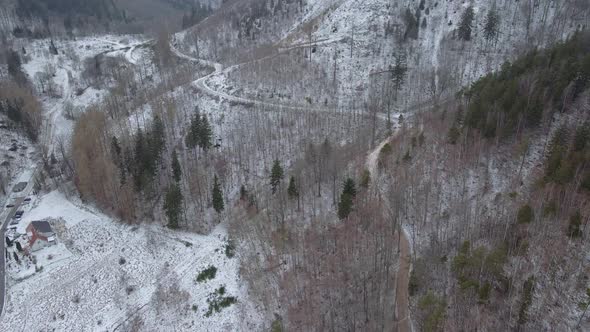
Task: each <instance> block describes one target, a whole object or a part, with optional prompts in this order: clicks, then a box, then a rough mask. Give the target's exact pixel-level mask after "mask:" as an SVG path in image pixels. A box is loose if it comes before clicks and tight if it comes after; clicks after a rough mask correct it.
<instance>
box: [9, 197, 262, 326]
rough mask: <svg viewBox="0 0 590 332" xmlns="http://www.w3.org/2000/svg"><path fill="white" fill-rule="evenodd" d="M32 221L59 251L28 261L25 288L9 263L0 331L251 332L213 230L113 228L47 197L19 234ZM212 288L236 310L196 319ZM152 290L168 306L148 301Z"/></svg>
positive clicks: (218, 232)
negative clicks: (53, 238)
mask: <svg viewBox="0 0 590 332" xmlns="http://www.w3.org/2000/svg"><path fill="white" fill-rule="evenodd" d="M41 218H52V219H54V220H56V221H55V222H53V224H54V231H55V232H56V233H57V238H58V243H59V244H58V245H56V246H52V247H47V248H44V249H41V250H39V251H36V252H33V255H34V256H36V261H37V269H36V270H37V271H38V272H36V273H29V275H28V277H27V278H25V279H21V278H23V277H24V276H23V275H22V273H21V272H22V271H21V270H18V272H17V273H13V272H14V271H17V270H15V267H14V266H13V265H15V263H14V262H13V261H9V264H10V265H11V266H12V268H11V269H10V270H9V286H8V288H7V292H8V293H7V305H6V308H5V313H4V317H3V319H2V322H0V330H2V331H13V330H21V329H26V330H36V331H39V330H58V331H65V330H67V331H94V330H96V331H99V330H100V331H104V330H105V329H106V330H109V331H112V330H113V329H116V328H120V327H122V325H125V324H127V323H133V324H139V321H140V320H141V321H142V322H143V323H142V324H143V325H142V330H147V331H158V330H160V331H161V330H165V329H167V328H169V327H170V326H172V324H173V325H174V326H175V327H176V330H184V331H187V330H197V331H222V330H253V329H255V328H256V325H253V324H255V322H259V321H260V319H257V318H258V317H257V314H256V310H255V309H254V308H253V306H252V305H251V303H250V302H249V301H248V294H247V290H246V288H245V287H244V286H243V283H241V282H240V278H239V274H238V267H239V261H238V258H237V257H233V258H229V257H227V256H226V253H225V247H226V244H227V242H226V240H225V236H226V231H225V229H224V227H223V226H218V227H217V228H216V229H215V230H214V231H213V232H212V233H211V234H210V235H208V236H201V235H196V234H192V233H184V232H176V231H170V230H167V229H162V228H161V227H159V226H153V227H152V226H142V227H137V226H129V225H123V224H121V223H119V222H117V221H114V220H112V219H111V218H109V217H107V216H105V215H104V214H101V213H99V212H96V211H95V210H94V209H92V208H89V207H86V206H83V205H81V203H80V202H77V201H75V200H74V199H72V200H69V199H68V198H66V197H65V196H64V195H63V194H62V193H60V192H57V191H53V192H51V193H49V194H47V195H45V196H43V197H41V198H40V199H39V201H38V202H36V203H35V206H34V207H33V208H32V209H31V210H30V211H28V212H27V213H26V214H25V217H24V218H23V220H22V221H21V223H20V225H19V229H20V230H22V229H24V228H26V226H27V224H28V223H29V222H30V221H32V220H37V219H41ZM50 255H51V257H50ZM208 266H215V267H216V268H217V274H216V276H215V278H214V279H212V280H210V281H208V282H200V283H199V282H196V280H195V279H196V277H197V275H198V274H199V272H201V271H202V270H203V269H205V268H206V267H208ZM28 271H31V269H28ZM16 279H19V280H16ZM222 285H225V289H226V294H228V295H229V296H235V297H237V303H236V304H233V305H231V306H229V307H228V308H224V309H222V311H221V312H219V313H213V314H212V315H211V316H210V317H205V313H206V312H207V310H208V309H209V305H208V303H207V297H208V295H209V294H210V293H212V292H214V291H215V290H216V289H218V288H219V287H220V286H222ZM170 287H174V290H172V289H171V288H170ZM158 289H164V290H165V292H163V293H165V294H167V295H170V296H173V297H174V298H172V299H166V298H162V297H161V296H158V295H156V294H158ZM176 290H177V291H176ZM160 294H162V292H160Z"/></svg>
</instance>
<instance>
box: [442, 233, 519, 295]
mask: <svg viewBox="0 0 590 332" xmlns="http://www.w3.org/2000/svg"><path fill="white" fill-rule="evenodd" d="M507 259H508V250H507V248H506V246H504V245H501V246H499V247H497V248H495V249H493V250H488V249H486V248H485V247H478V248H472V247H471V243H470V242H469V241H465V242H464V243H463V244H462V245H461V248H460V249H459V253H458V254H457V256H455V257H454V258H453V261H452V263H451V269H452V271H453V273H454V274H455V276H456V277H457V282H458V284H459V288H460V289H461V290H463V291H468V290H470V289H472V290H473V291H474V293H473V294H474V295H476V296H477V301H478V302H480V303H485V302H487V301H488V299H489V296H490V290H491V286H490V285H492V284H495V283H498V282H500V283H503V282H504V281H505V280H506V277H505V276H504V272H503V268H504V264H505V263H506V261H507Z"/></svg>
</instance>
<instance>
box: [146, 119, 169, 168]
mask: <svg viewBox="0 0 590 332" xmlns="http://www.w3.org/2000/svg"><path fill="white" fill-rule="evenodd" d="M149 141H150V151H151V153H152V156H151V157H152V158H153V163H154V164H158V163H159V162H160V160H161V159H162V152H163V151H164V146H165V144H166V140H165V133H164V123H163V122H162V119H161V118H160V116H159V115H157V114H156V116H154V121H153V122H152V131H151V133H150V140H149Z"/></svg>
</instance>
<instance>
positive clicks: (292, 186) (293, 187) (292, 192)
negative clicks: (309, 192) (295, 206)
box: [287, 176, 299, 199]
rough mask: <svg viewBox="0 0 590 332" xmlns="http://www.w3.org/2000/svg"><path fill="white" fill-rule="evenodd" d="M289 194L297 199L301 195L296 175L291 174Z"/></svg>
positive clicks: (291, 197)
mask: <svg viewBox="0 0 590 332" xmlns="http://www.w3.org/2000/svg"><path fill="white" fill-rule="evenodd" d="M287 194H288V195H289V198H290V199H295V198H298V197H299V189H297V185H296V184H295V177H293V176H291V178H290V179H289V187H288V188H287Z"/></svg>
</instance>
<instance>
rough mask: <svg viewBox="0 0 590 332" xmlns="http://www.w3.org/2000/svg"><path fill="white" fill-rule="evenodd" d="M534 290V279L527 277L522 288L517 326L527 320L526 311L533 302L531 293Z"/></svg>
mask: <svg viewBox="0 0 590 332" xmlns="http://www.w3.org/2000/svg"><path fill="white" fill-rule="evenodd" d="M534 288H535V277H533V276H531V277H529V278H528V279H527V280H526V281H525V282H524V285H523V287H522V301H521V303H520V309H519V310H518V325H519V326H520V325H523V324H525V323H526V322H527V319H528V317H527V316H528V310H529V307H530V306H531V302H532V300H533V291H534Z"/></svg>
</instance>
